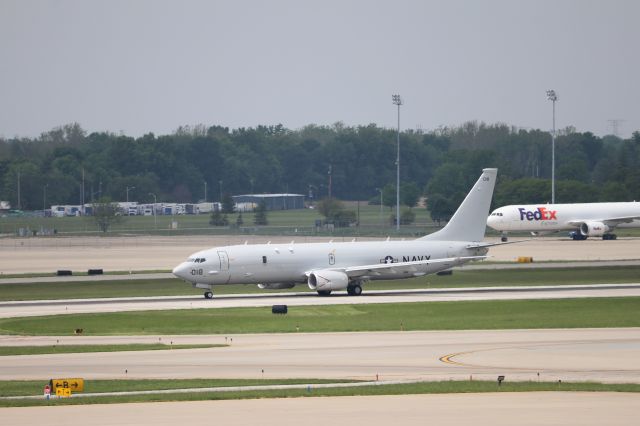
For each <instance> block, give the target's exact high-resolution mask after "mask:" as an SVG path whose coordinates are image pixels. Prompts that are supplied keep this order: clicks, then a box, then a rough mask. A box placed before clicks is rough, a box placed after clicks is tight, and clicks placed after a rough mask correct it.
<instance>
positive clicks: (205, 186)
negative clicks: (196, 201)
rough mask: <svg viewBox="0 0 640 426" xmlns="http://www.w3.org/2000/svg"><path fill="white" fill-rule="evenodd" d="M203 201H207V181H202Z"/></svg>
mask: <svg viewBox="0 0 640 426" xmlns="http://www.w3.org/2000/svg"><path fill="white" fill-rule="evenodd" d="M204 202H205V203H206V202H207V181H206V180H205V181H204Z"/></svg>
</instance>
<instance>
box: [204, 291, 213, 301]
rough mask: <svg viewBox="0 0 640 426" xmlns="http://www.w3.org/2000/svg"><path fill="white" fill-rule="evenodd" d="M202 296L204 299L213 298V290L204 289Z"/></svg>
mask: <svg viewBox="0 0 640 426" xmlns="http://www.w3.org/2000/svg"><path fill="white" fill-rule="evenodd" d="M204 298H205V299H213V292H212V291H205V292H204Z"/></svg>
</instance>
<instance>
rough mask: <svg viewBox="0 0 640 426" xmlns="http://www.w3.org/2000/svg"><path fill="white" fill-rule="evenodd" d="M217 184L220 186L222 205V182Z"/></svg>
mask: <svg viewBox="0 0 640 426" xmlns="http://www.w3.org/2000/svg"><path fill="white" fill-rule="evenodd" d="M218 183H219V184H220V202H221V203H222V181H221V180H219V181H218Z"/></svg>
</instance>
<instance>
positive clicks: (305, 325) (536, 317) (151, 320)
mask: <svg viewBox="0 0 640 426" xmlns="http://www.w3.org/2000/svg"><path fill="white" fill-rule="evenodd" d="M212 303H215V301H214V302H212ZM604 327H640V297H621V298H584V299H556V300H489V301H462V302H420V303H394V304H391V303H390V304H362V305H319V306H291V307H290V308H289V313H288V314H287V315H273V314H272V313H271V307H260V308H226V309H187V310H165V311H141V312H113V313H96V314H73V315H57V316H45V317H23V318H5V319H0V334H13V335H45V336H46V335H54V336H60V335H71V334H73V331H74V330H75V329H77V328H82V329H83V330H84V332H83V334H85V335H145V334H160V335H166V334H171V335H183V334H240V333H288V332H296V331H300V332H347V331H348V332H353V331H402V330H407V331H408V330H509V329H535V328H604Z"/></svg>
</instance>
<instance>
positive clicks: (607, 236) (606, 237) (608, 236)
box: [602, 234, 618, 240]
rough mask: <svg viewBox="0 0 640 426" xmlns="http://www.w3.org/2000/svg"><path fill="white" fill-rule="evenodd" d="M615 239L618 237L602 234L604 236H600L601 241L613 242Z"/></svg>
mask: <svg viewBox="0 0 640 426" xmlns="http://www.w3.org/2000/svg"><path fill="white" fill-rule="evenodd" d="M616 238H618V236H617V235H616V234H604V235H602V239H603V240H615V239H616Z"/></svg>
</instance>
